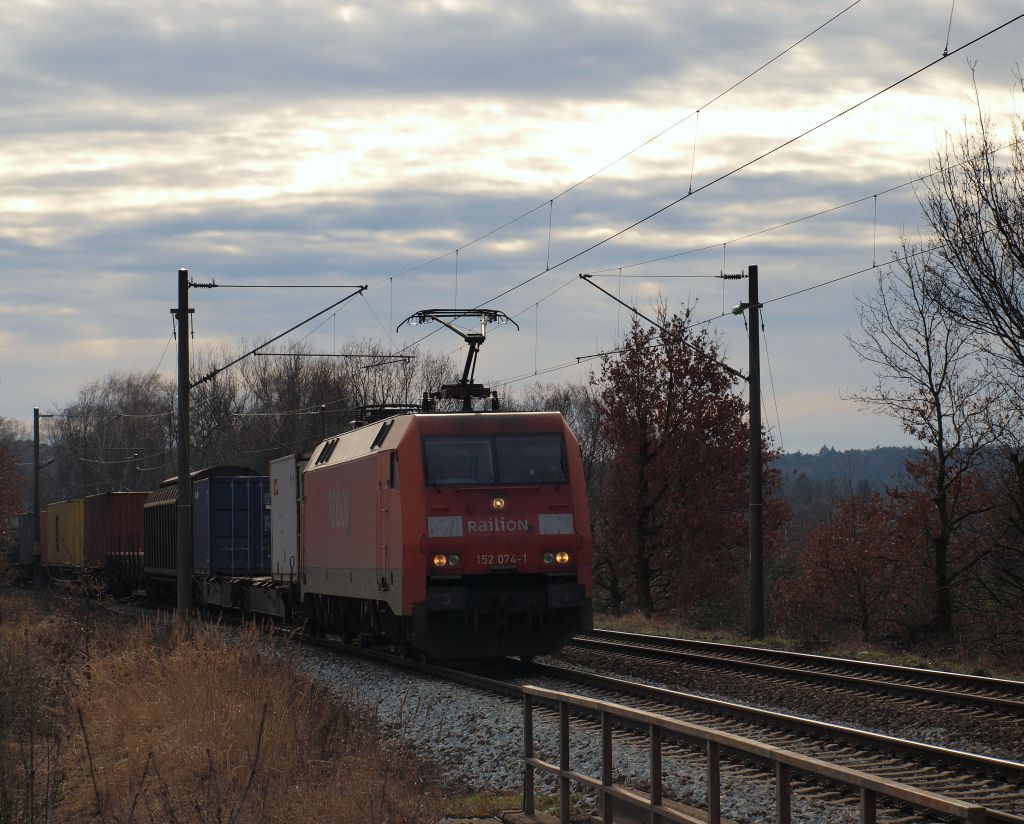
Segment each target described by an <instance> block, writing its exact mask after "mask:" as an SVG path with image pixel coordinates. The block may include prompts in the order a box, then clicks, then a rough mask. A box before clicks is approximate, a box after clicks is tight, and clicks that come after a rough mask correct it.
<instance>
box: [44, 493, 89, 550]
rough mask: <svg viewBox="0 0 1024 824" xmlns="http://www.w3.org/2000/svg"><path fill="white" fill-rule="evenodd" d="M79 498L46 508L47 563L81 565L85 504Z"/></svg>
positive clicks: (83, 547)
mask: <svg viewBox="0 0 1024 824" xmlns="http://www.w3.org/2000/svg"><path fill="white" fill-rule="evenodd" d="M84 503H85V502H84V501H83V500H82V499H81V498H76V499H75V500H73V501H60V502H58V503H55V504H50V505H49V506H48V507H47V508H46V530H47V540H48V541H49V563H51V564H54V565H65V564H70V565H74V566H82V564H83V562H84V559H85V505H84Z"/></svg>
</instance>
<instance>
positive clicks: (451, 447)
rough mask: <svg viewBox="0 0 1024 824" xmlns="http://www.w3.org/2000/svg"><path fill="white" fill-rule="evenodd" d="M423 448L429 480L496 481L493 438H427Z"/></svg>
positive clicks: (485, 482) (480, 482) (475, 482)
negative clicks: (492, 449) (492, 446)
mask: <svg viewBox="0 0 1024 824" xmlns="http://www.w3.org/2000/svg"><path fill="white" fill-rule="evenodd" d="M423 452H424V465H425V467H426V474H427V483H430V484H492V483H494V460H493V457H492V455H491V441H490V438H424V439H423Z"/></svg>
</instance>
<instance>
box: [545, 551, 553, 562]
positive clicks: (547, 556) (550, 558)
mask: <svg viewBox="0 0 1024 824" xmlns="http://www.w3.org/2000/svg"><path fill="white" fill-rule="evenodd" d="M543 560H544V563H545V564H553V563H554V562H555V553H554V552H545V553H544V555H543Z"/></svg>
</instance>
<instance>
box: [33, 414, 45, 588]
mask: <svg viewBox="0 0 1024 824" xmlns="http://www.w3.org/2000/svg"><path fill="white" fill-rule="evenodd" d="M39 511H40V508H39V407H38V406H37V407H35V408H33V410H32V581H33V583H34V584H35V586H39V585H40V584H41V583H42V579H43V565H42V558H41V557H40V550H41V549H42V548H41V547H40V540H39V538H40V536H39Z"/></svg>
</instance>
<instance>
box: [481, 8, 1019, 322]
mask: <svg viewBox="0 0 1024 824" xmlns="http://www.w3.org/2000/svg"><path fill="white" fill-rule="evenodd" d="M1021 19H1024V13H1021V14H1018V15H1016V16H1014V17H1012V18H1010V19H1009V20H1007V21H1006V22H1004V23H1000V24H999V25H998V26H994V27H993V28H991V29H989V30H988V31H986V32H984V33H983V34H980V35H978V36H977V37H974V38H972V39H971V40H969V41H967V42H966V43H964V44H962V45H961V46H958V47H957V48H956V49H954V50H953V51H951V52H949V53H948V54H944V55H942V56H941V57H937V58H935V59H934V60H931V61H929V62H928V63H926V64H924V65H923V66H920V67H919V68H917V69H915V70H914V71H912V72H910V73H909V74H906V75H904V76H903V77H901V78H899V79H898V80H895V81H893V82H892V83H890V84H888V85H887V86H884V87H883V88H881V89H879V90H878V91H875V92H873V93H871V94H869V95H868V96H867V97H864V98H861V99H860V100H859V101H857V102H856V103H853V104H852V105H850V106H847V107H846V108H845V109H842V110H841V111H839V112H836V113H835V114H833V115H831V116H829V117H827V118H825V119H824V120H822V121H820V122H819V123H817V124H815V125H814V126H811V127H810V128H808V129H805V130H804V131H802V132H800V133H799V134H796V135H794V136H793V137H790V138H788V139H787V140H784V141H783V142H781V143H779V144H777V145H775V146H773V147H772V148H770V149H768V150H766V151H764V152H761V153H760V154H758V155H756V156H754V157H752V158H751V159H750V160H747V161H745V162H744V163H741V164H740V165H738V166H735V167H733V168H732V169H730V170H728V171H726V172H723V173H722V174H720V175H718V176H717V177H715V178H713V179H711V180H709V181H707V182H706V183H704V184H703V185H701V186H698V187H697V188H696V189H694V190H693V191H692V192H687V193H686V194H684V195H681V196H679V197H677V198H675V199H674V200H672V201H670V202H669V203H666V204H665V205H663V206H660V207H659V208H657V209H655V210H654V211H652V212H649V213H648V214H646V215H644V216H643V217H641V218H639V219H638V220H635V221H633V222H632V223H630V224H629V225H627V226H624V227H623V228H621V229H618V230H617V231H615V232H612V233H611V234H610V235H607V236H606V237H604V238H602V239H601V240H598V241H596V242H594V243H592V244H590V245H589V246H587V247H585V248H583V249H581V250H579V251H578V252H575V253H573V254H571V255H569V256H568V257H566V258H564V259H563V260H561V261H559V262H558V263H556V264H554V265H553V266H552V267H551V270H554V269H557V268H559V267H561V266H564V265H565V264H567V263H571V262H572V261H574V260H576V259H577V258H580V257H583V255H585V254H588V253H589V252H592V251H594V250H595V249H597V248H599V247H601V246H603V245H605V244H606V243H609V242H610V241H612V240H615V238H617V237H621V236H622V235H624V234H626V233H627V232H629V231H632V230H633V229H635V228H636V227H638V226H640V225H642V224H644V223H646V222H647V221H649V220H651V219H653V218H655V217H657V216H658V215H660V214H662V213H663V212H666V211H668V210H669V209H671V208H672V207H674V206H677V205H678V204H679V203H682V202H683V201H684V200H687V199H689V198H690V197H692V196H693V195H696V194H699V193H700V192H703V191H705V190H707V189H709V188H711V187H712V186H715V185H717V184H718V183H721V182H722V181H723V180H726V179H728V178H730V177H732V176H733V175H735V174H738V173H739V172H741V171H743V170H744V169H748V168H750V167H751V166H753V165H755V164H756V163H759V162H760V161H762V160H764V159H765V158H767V157H771V156H772V155H774V154H776V153H777V152H779V151H781V150H782V149H785V148H786V147H788V146H791V145H793V144H794V143H796V142H798V141H800V140H802V139H803V138H805V137H807V136H809V135H811V134H813V133H814V132H816V131H818V130H819V129H822V128H824V127H825V126H827V125H829V124H830V123H834V122H835V121H836V120H839V119H840V118H841V117H845V116H846V115H848V114H850V113H851V112H853V111H856V110H857V109H859V108H860V107H861V106H864V105H866V104H867V103H870V102H871V101H872V100H874V99H876V98H878V97H881V96H882V95H883V94H885V93H886V92H889V91H892V90H893V89H895V88H897V87H899V86H901V85H903V84H904V83H906V82H907V81H908V80H912V79H913V78H915V77H917V76H918V75H919V74H922V73H923V72H925V71H927V70H928V69H930V68H932V67H934V66H936V65H938V64H939V63H941V62H943V61H944V60H947V59H948V58H950V57H952V56H953V55H955V54H958V53H959V52H961V51H963V50H964V49H967V48H969V47H970V46H973V45H975V44H977V43H979V42H981V41H982V40H984V39H985V38H987V37H991V36H992V35H993V34H995V33H996V32H998V31H1001V30H1002V29H1005V28H1006V27H1007V26H1010V25H1012V24H1013V23H1016V22H1018V21H1019V20H1021ZM547 271H550V270H547ZM547 271H544V272H538V273H537V274H535V275H532V276H530V277H528V278H526V279H525V280H522V281H520V282H519V283H517V284H515V285H514V286H510V287H509V288H508V289H505V290H504V291H502V292H499V293H498V294H497V295H495V296H494V297H492V298H489V299H488V300H486V301H484V302H483V303H481V304H480V306H483V305H485V304H487V303H491V302H493V301H495V300H498V299H500V298H503V297H505V295H508V294H510V293H512V292H514V291H516V290H517V289H521V288H522V287H524V286H526V285H528V284H530V283H532V282H533V281H535V280H537V279H538V278H540V277H543V276H544V275H545V274H547Z"/></svg>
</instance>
